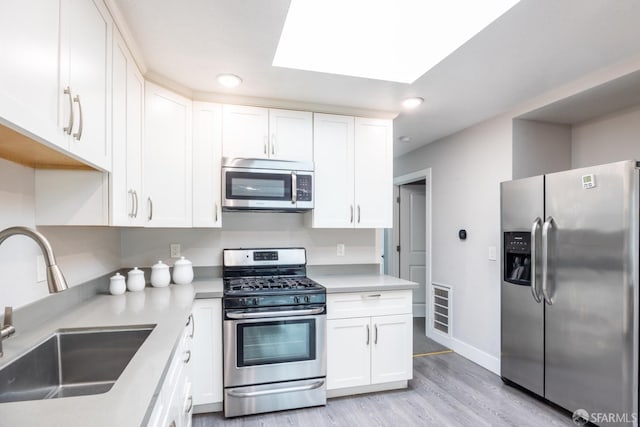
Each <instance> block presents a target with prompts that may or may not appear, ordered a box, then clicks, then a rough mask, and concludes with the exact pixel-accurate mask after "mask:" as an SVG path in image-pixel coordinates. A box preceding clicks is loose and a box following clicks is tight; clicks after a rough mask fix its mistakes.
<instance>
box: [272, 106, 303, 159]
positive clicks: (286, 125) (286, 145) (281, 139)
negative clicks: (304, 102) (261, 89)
mask: <svg viewBox="0 0 640 427" xmlns="http://www.w3.org/2000/svg"><path fill="white" fill-rule="evenodd" d="M312 129H313V114H312V113H310V112H308V111H291V110H274V109H270V110H269V135H270V136H269V158H270V159H277V160H293V161H300V162H304V161H307V162H308V161H312V160H313V130H312Z"/></svg>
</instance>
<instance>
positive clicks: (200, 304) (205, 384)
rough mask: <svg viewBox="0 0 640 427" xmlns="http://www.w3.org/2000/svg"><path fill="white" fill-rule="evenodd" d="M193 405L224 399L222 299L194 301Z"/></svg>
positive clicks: (191, 375)
mask: <svg viewBox="0 0 640 427" xmlns="http://www.w3.org/2000/svg"><path fill="white" fill-rule="evenodd" d="M191 313H192V314H193V322H194V323H193V325H194V326H193V327H194V329H193V352H192V356H191V361H190V363H189V365H190V366H189V369H190V373H189V377H190V378H193V379H194V381H193V404H194V405H206V404H210V403H218V402H222V304H221V300H220V298H212V299H197V300H195V301H194V303H193V310H192V312H191Z"/></svg>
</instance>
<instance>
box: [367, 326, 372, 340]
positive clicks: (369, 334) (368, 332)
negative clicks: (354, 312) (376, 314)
mask: <svg viewBox="0 0 640 427" xmlns="http://www.w3.org/2000/svg"><path fill="white" fill-rule="evenodd" d="M370 336H371V331H370V330H369V325H367V345H369V338H370Z"/></svg>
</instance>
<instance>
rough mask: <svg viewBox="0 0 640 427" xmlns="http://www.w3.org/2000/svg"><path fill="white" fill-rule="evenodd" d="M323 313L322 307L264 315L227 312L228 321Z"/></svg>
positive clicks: (265, 313) (266, 313)
mask: <svg viewBox="0 0 640 427" xmlns="http://www.w3.org/2000/svg"><path fill="white" fill-rule="evenodd" d="M323 311H324V307H320V308H310V309H308V310H283V311H267V312H264V313H244V312H233V311H232V312H227V317H228V318H229V319H257V318H262V317H283V316H308V315H312V314H320V313H322V312H323Z"/></svg>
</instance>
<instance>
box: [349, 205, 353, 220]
mask: <svg viewBox="0 0 640 427" xmlns="http://www.w3.org/2000/svg"><path fill="white" fill-rule="evenodd" d="M349 209H350V210H351V219H350V220H349V223H350V224H353V205H349Z"/></svg>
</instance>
